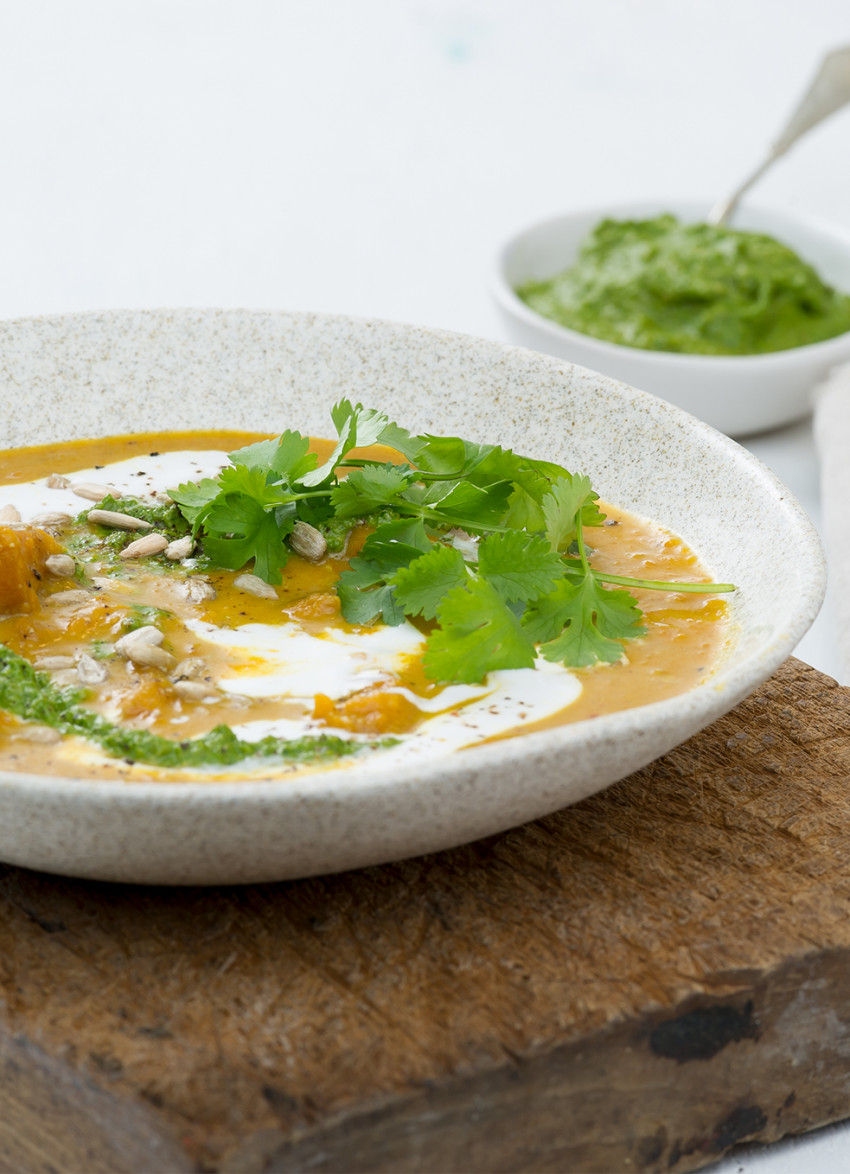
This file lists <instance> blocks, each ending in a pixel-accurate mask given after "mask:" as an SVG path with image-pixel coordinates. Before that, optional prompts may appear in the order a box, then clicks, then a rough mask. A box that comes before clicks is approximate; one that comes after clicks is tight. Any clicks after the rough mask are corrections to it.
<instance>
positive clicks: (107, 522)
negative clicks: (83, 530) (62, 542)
mask: <svg viewBox="0 0 850 1174" xmlns="http://www.w3.org/2000/svg"><path fill="white" fill-rule="evenodd" d="M86 517H87V518H88V520H89V521H90V522H96V523H97V524H98V526H109V528H110V529H112V530H151V529H153V527H152V526H151V523H150V522H146V521H145V520H144V518H134V517H133V516H132V515H131V514H117V513H115V511H114V510H89V512H88V513H87V514H86ZM70 520H71V519H70V518H68V521H69V522H70Z"/></svg>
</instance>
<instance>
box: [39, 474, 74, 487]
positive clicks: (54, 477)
mask: <svg viewBox="0 0 850 1174" xmlns="http://www.w3.org/2000/svg"><path fill="white" fill-rule="evenodd" d="M70 484H71V482H70V481H69V480H68V478H67V477H63V476H62V474H61V473H51V474H50V476H49V477H48V478H47V480H46V481H45V485H46V486H47V488H48V489H67V488H68V486H69V485H70Z"/></svg>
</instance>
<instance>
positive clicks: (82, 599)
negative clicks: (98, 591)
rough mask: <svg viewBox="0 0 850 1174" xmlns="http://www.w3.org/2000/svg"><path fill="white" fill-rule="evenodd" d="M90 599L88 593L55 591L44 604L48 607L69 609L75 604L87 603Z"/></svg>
mask: <svg viewBox="0 0 850 1174" xmlns="http://www.w3.org/2000/svg"><path fill="white" fill-rule="evenodd" d="M90 599H91V595H90V594H89V593H88V591H73V590H72V591H55V592H54V593H53V594H52V595H48V596H47V598H46V599H45V601H44V602H45V603H46V604H48V605H49V606H50V607H71V606H73V605H74V604H77V603H88V601H89V600H90Z"/></svg>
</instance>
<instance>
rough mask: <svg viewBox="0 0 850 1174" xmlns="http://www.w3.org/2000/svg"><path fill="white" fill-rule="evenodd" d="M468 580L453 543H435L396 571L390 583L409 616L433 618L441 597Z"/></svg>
mask: <svg viewBox="0 0 850 1174" xmlns="http://www.w3.org/2000/svg"><path fill="white" fill-rule="evenodd" d="M467 582H469V571H468V570H467V569H466V563H465V562H464V560H463V555H462V554H461V553H460V551H459V550H455V548H454V547H453V546H443V545H441V544H440V543H435V545H433V546H432V547H431V549H430V550H429V551H428V553H427V554H423V555H422V557H421V558H418V559H416V560H415V562H413V563H411V564H409V565H408V566H407V567H402V568H401V569H400V570H399V571H396V573H395V575H394V576H393V579H392V583H393V586H394V587H395V596H396V599H397V600H398V602H399V604H400V605H401V606H402V607H403V608H404V611H405V614H406V615H409V616H417V615H421V616H422V617H423V618H424V619H426V620H433V619H435V618H436V615H437V611H438V609H439V607H440V604H441V602H442V600H443V597H444V596H445V595H447V594H448V592H449V591H451V590H452V589H453V588H454V587H458V586H462V585H463V584H465V583H467Z"/></svg>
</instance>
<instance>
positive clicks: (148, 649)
mask: <svg viewBox="0 0 850 1174" xmlns="http://www.w3.org/2000/svg"><path fill="white" fill-rule="evenodd" d="M123 652H124V655H125V656H126V657H127V658H128V660H132V662H133V664H142V665H148V666H150V667H151V668H157V669H170V668H171V666H172V665H173V664H174V657H173V656H172V655H171V653H170V652H166V651H165V649H164V648H157V646H156V645H155V644H144V643H142V642H141V641H137V643H135V644H130V645H128V647H126V648H125V649H123Z"/></svg>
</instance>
